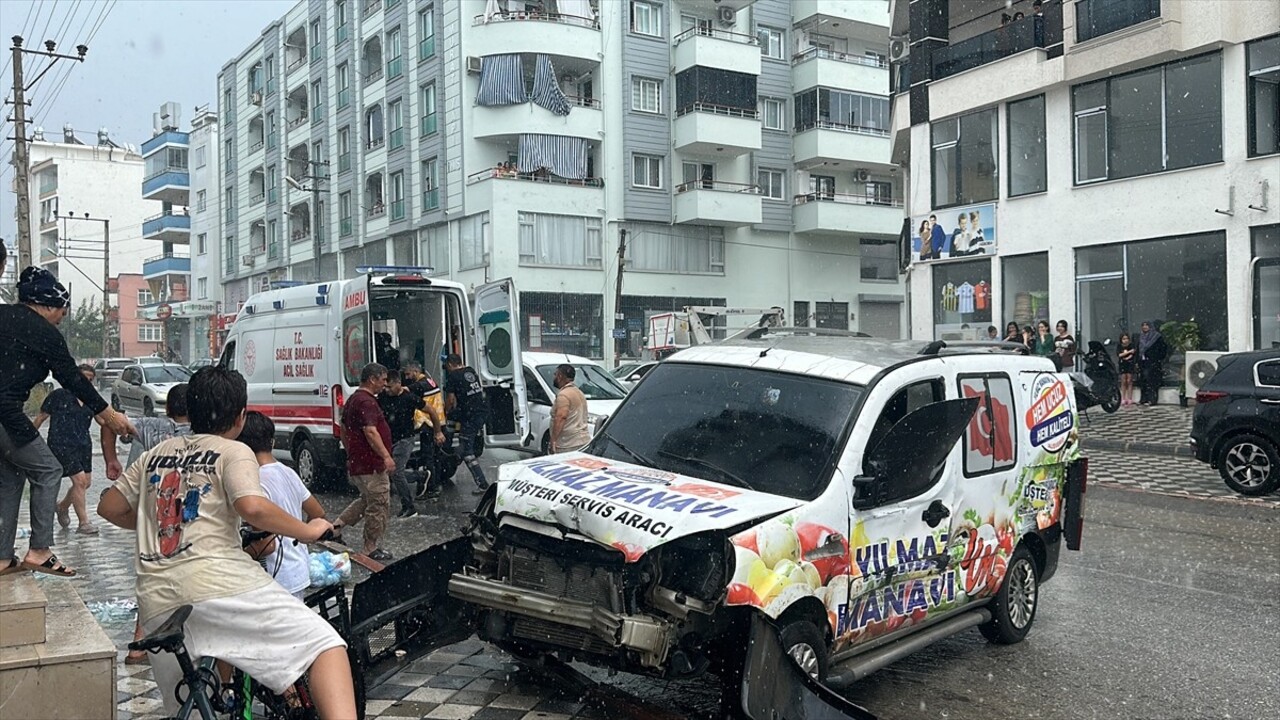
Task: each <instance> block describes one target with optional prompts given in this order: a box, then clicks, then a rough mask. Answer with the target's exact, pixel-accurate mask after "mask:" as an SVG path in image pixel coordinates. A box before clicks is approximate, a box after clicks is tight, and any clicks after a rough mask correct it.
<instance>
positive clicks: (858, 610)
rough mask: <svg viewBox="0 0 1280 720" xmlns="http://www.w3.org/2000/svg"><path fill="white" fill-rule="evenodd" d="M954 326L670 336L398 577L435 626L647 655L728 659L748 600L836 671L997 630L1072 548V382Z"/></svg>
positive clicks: (1077, 489)
mask: <svg viewBox="0 0 1280 720" xmlns="http://www.w3.org/2000/svg"><path fill="white" fill-rule="evenodd" d="M957 345H959V346H961V347H957V346H952V347H947V346H946V344H944V343H941V342H935V343H930V344H928V345H927V346H926V345H924V344H923V343H910V342H888V341H882V340H876V339H871V338H855V337H848V336H835V335H833V334H831V333H830V332H829V331H821V330H807V329H797V330H771V329H768V328H765V329H761V330H759V331H757V332H755V333H753V334H752V335H751V336H748V337H744V338H741V339H735V340H731V341H726V342H724V343H719V344H716V345H710V346H700V347H696V348H691V349H689V350H685V351H682V352H680V353H677V354H676V355H674V356H672V357H671V358H669V359H668V360H665V361H664V362H662V363H661V364H660V365H658V366H657V367H656V368H654V369H653V371H652V373H651V377H649V378H647V379H646V380H645V382H643V383H640V384H639V385H638V386H637V387H636V389H635V391H634V392H633V393H632V394H631V395H629V396H628V397H627V399H626V400H625V401H623V403H622V404H621V406H620V407H619V408H618V410H617V411H616V412H615V413H614V414H613V416H612V417H611V418H610V420H609V421H608V422H607V423H606V424H605V426H604V427H603V429H601V430H599V431H598V432H597V434H596V436H595V439H594V440H593V442H592V444H591V445H590V446H588V447H587V452H585V453H572V454H567V455H557V456H553V457H549V458H537V459H532V460H527V461H523V462H517V463H510V464H507V465H504V466H502V468H501V469H500V471H499V482H498V483H497V484H496V486H495V487H494V488H493V490H491V491H490V493H489V494H488V495H486V496H485V497H484V498H483V499H482V501H481V503H480V506H479V507H478V508H477V510H476V512H475V513H474V515H473V518H474V519H473V524H472V526H471V530H470V536H469V537H463V538H459V539H458V540H455V541H453V542H451V543H446V544H444V545H439V546H436V547H433V548H429V549H428V550H425V551H423V553H420V554H419V555H418V556H415V557H412V558H408V559H406V560H405V561H404V562H405V563H406V564H408V565H407V567H405V568H404V569H403V570H402V572H404V573H415V572H416V573H419V575H418V577H439V578H443V577H445V576H447V575H448V574H449V573H452V574H451V577H449V579H448V582H447V590H446V589H445V588H444V587H443V584H444V581H443V580H440V581H439V582H437V583H434V584H433V583H426V584H425V586H424V585H418V586H415V587H414V589H413V590H414V592H415V593H418V594H420V595H421V596H422V597H429V598H433V602H434V603H435V605H434V607H435V611H434V612H436V616H435V617H436V620H433V621H432V625H433V626H435V624H436V623H440V622H444V623H446V624H448V625H449V626H450V628H451V629H454V630H456V629H457V628H459V627H471V628H474V629H475V630H476V632H478V633H479V635H480V636H481V637H482V638H483V639H485V640H488V641H491V642H494V643H497V644H498V645H500V646H503V647H506V648H510V649H512V650H513V651H514V652H516V654H518V655H524V656H528V655H531V654H532V655H537V654H543V653H558V654H560V655H561V656H570V657H573V658H575V659H578V660H581V661H585V662H588V663H592V664H597V665H603V666H610V667H616V668H621V669H624V670H627V671H633V672H641V673H647V674H652V675H658V676H665V677H688V676H693V675H696V674H698V673H700V672H702V671H704V670H706V669H708V668H711V669H714V670H716V671H718V672H720V673H721V674H724V675H727V676H728V677H730V678H736V677H738V675H739V673H740V672H741V664H742V660H743V658H744V657H746V655H747V653H746V647H745V645H746V637H747V633H748V628H750V627H751V625H752V624H753V623H752V620H753V618H759V619H763V620H766V621H767V622H770V623H773V624H775V626H776V627H777V628H778V629H779V630H780V635H781V638H782V642H783V645H784V646H785V648H786V650H787V652H788V653H789V654H790V655H791V656H792V657H793V658H795V659H796V660H797V661H798V662H799V663H800V664H801V665H802V666H803V667H804V669H805V670H806V671H807V672H808V673H809V674H810V675H811V676H812V677H814V678H816V679H818V680H827V681H829V682H831V683H832V684H843V683H848V682H852V681H853V680H855V679H857V678H860V677H862V676H865V675H866V674H868V673H870V672H873V671H874V670H876V669H878V668H880V667H883V666H884V665H886V664H888V663H890V662H893V661H894V660H896V659H898V658H900V657H902V656H903V655H904V654H906V653H908V652H910V651H912V650H914V649H917V648H919V647H922V646H923V645H925V644H927V643H928V642H932V641H933V640H936V639H939V638H941V637H945V636H947V635H949V634H952V633H955V632H959V631H961V630H964V629H967V628H971V627H975V626H976V627H978V628H979V630H980V631H981V632H982V634H983V635H984V636H985V637H986V638H987V639H989V640H990V641H992V642H997V643H1016V642H1018V641H1020V640H1022V639H1023V638H1024V637H1025V636H1026V634H1027V633H1028V631H1029V630H1030V629H1031V626H1032V622H1033V621H1034V619H1035V615H1036V609H1037V607H1038V603H1039V600H1040V598H1041V597H1042V592H1041V588H1040V586H1041V584H1042V583H1044V582H1045V581H1046V580H1048V579H1049V578H1050V577H1051V576H1052V575H1053V574H1054V571H1055V569H1056V568H1057V563H1058V555H1059V552H1060V550H1061V547H1062V545H1063V544H1064V541H1065V544H1066V545H1067V546H1068V548H1070V549H1077V548H1078V547H1079V540H1080V533H1081V530H1082V526H1083V520H1082V517H1081V505H1080V501H1081V499H1082V493H1083V489H1084V482H1085V476H1086V472H1087V465H1086V464H1085V462H1084V461H1082V460H1080V459H1079V458H1078V454H1079V446H1078V437H1077V431H1076V419H1077V415H1076V408H1075V405H1074V396H1073V394H1072V393H1071V391H1070V387H1071V384H1070V380H1069V379H1068V378H1067V377H1066V376H1065V375H1062V374H1061V373H1058V372H1056V371H1055V369H1054V366H1053V364H1052V363H1051V362H1050V361H1049V360H1048V359H1047V358H1042V357H1028V356H1026V355H1023V354H1021V353H1025V349H1020V352H1019V353H1018V354H1015V353H1014V352H1013V348H1014V347H1016V346H1012V345H1006V344H1002V343H992V344H980V345H977V346H966V345H965V344H963V343H959V344H957ZM419 564H420V567H419ZM428 569H430V570H431V572H428ZM445 598H447V600H448V601H449V602H452V603H453V610H454V614H452V615H451V614H449V613H446V612H443V611H442V605H443V604H445V603H442V602H441V601H442V600H443V599H445ZM397 601H398V600H397V599H396V598H391V599H389V600H387V601H386V602H389V603H392V604H394V603H395V602H397ZM926 630H927V632H926ZM907 638H912V639H911V640H910V641H907V640H906V639H907Z"/></svg>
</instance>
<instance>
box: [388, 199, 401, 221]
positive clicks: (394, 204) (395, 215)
mask: <svg viewBox="0 0 1280 720" xmlns="http://www.w3.org/2000/svg"><path fill="white" fill-rule="evenodd" d="M391 219H392V220H403V219H404V200H392V201H391Z"/></svg>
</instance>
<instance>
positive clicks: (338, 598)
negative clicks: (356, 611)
mask: <svg viewBox="0 0 1280 720" xmlns="http://www.w3.org/2000/svg"><path fill="white" fill-rule="evenodd" d="M305 602H306V604H307V606H308V607H313V608H316V609H317V610H318V611H319V612H320V615H321V616H322V617H324V619H325V620H327V621H329V623H330V624H331V625H333V626H334V629H335V630H337V631H338V634H339V635H340V636H341V637H342V639H343V640H344V641H345V642H347V646H348V649H347V657H348V660H349V661H350V663H351V679H352V685H353V687H354V689H355V696H356V698H355V699H356V711H357V714H358V718H359V719H360V720H363V718H364V703H365V681H364V673H363V672H362V671H361V669H360V665H359V664H358V662H357V654H356V653H355V652H354V651H353V650H352V649H351V647H352V646H351V641H350V638H349V636H350V627H349V622H350V614H349V612H348V608H347V595H346V590H345V589H344V588H343V586H342V585H333V586H330V587H327V588H323V589H321V590H318V591H316V592H314V593H312V594H310V595H308V596H307V597H306V599H305ZM190 615H191V606H190V605H183V606H181V607H179V608H178V609H177V610H174V611H173V613H172V614H170V615H169V618H168V619H167V620H165V621H164V624H162V625H161V626H160V627H158V628H156V629H155V630H154V631H153V632H151V633H149V634H148V635H147V636H146V637H144V638H142V639H141V640H137V641H135V642H131V643H129V649H130V650H137V651H144V652H148V653H161V652H168V653H172V654H173V655H174V656H175V657H176V658H177V660H178V666H179V667H180V668H181V669H182V679H181V680H179V681H178V684H177V686H176V687H174V689H173V693H174V697H175V698H176V699H177V701H178V704H179V705H180V706H181V708H180V709H179V710H178V714H177V715H175V716H173V717H172V718H169V719H168V720H192V719H193V718H195V717H196V716H195V715H194V714H193V713H197V712H198V713H199V717H200V718H202V720H216V718H218V717H226V718H234V720H253V718H255V717H257V718H262V719H263V720H318V718H319V715H318V714H317V713H316V709H315V704H314V703H313V702H312V700H311V690H310V688H309V687H308V685H307V676H306V675H303V676H302V677H300V678H298V679H297V680H296V681H294V683H293V685H292V686H290V688H289V689H288V690H286V691H285V693H284V694H281V695H277V694H276V693H274V692H272V691H271V690H270V689H269V688H267V687H266V686H264V685H262V684H261V683H259V682H257V681H256V680H254V679H253V678H252V677H250V676H249V675H248V674H247V673H245V672H243V671H241V670H239V669H237V668H234V667H233V668H232V674H231V680H230V682H227V683H223V682H222V678H221V677H220V676H219V674H218V670H217V659H216V658H211V657H205V658H201V659H200V662H199V663H198V664H197V663H194V662H192V660H191V656H190V655H189V654H188V653H187V646H186V633H185V631H184V629H183V625H184V624H185V623H186V621H187V618H188V617H189V616H190ZM184 691H185V693H186V695H185V697H184V696H183V693H184ZM255 702H256V703H257V706H255ZM258 707H260V709H261V713H260V714H258V715H255V714H254V712H255V709H256V708H258Z"/></svg>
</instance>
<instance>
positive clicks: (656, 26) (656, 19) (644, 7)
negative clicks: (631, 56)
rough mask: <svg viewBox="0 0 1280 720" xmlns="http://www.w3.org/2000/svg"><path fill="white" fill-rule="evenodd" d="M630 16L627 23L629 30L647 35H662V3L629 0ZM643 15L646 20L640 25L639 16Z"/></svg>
mask: <svg viewBox="0 0 1280 720" xmlns="http://www.w3.org/2000/svg"><path fill="white" fill-rule="evenodd" d="M630 10H631V16H630V19H629V21H628V22H629V24H630V27H631V32H633V33H635V34H637V35H646V36H648V37H662V5H661V4H659V3H653V2H647V0H631V8H630ZM642 14H643V15H644V17H645V19H646V20H647V22H645V23H644V26H643V27H642V26H641V23H640V22H639V21H640V17H641V15H642Z"/></svg>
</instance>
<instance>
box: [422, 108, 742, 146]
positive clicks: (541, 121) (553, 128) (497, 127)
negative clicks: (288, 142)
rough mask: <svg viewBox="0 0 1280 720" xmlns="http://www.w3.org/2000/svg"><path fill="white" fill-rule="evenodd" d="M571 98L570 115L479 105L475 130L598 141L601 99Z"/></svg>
mask: <svg viewBox="0 0 1280 720" xmlns="http://www.w3.org/2000/svg"><path fill="white" fill-rule="evenodd" d="M568 99H569V102H570V104H571V105H573V107H572V108H571V109H570V110H569V114H568V115H556V114H555V113H552V112H551V111H549V110H546V109H544V108H541V107H538V106H537V105H534V104H532V103H524V104H522V105H502V106H498V107H485V106H476V108H475V110H474V111H473V114H472V116H471V117H472V128H473V133H474V135H475V137H476V138H477V139H482V138H502V137H507V138H518V137H519V136H520V135H521V134H523V133H537V134H540V135H560V136H563V137H577V138H583V139H586V140H591V141H593V142H599V141H600V134H601V132H602V131H603V130H604V111H603V110H601V109H600V103H599V101H596V100H583V99H579V98H568ZM428 117H430V118H431V119H432V125H433V128H432V131H433V132H434V124H435V116H434V115H431V116H428ZM424 120H425V118H424ZM758 124H759V123H757V125H758ZM423 134H427V133H425V132H424V133H423Z"/></svg>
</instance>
